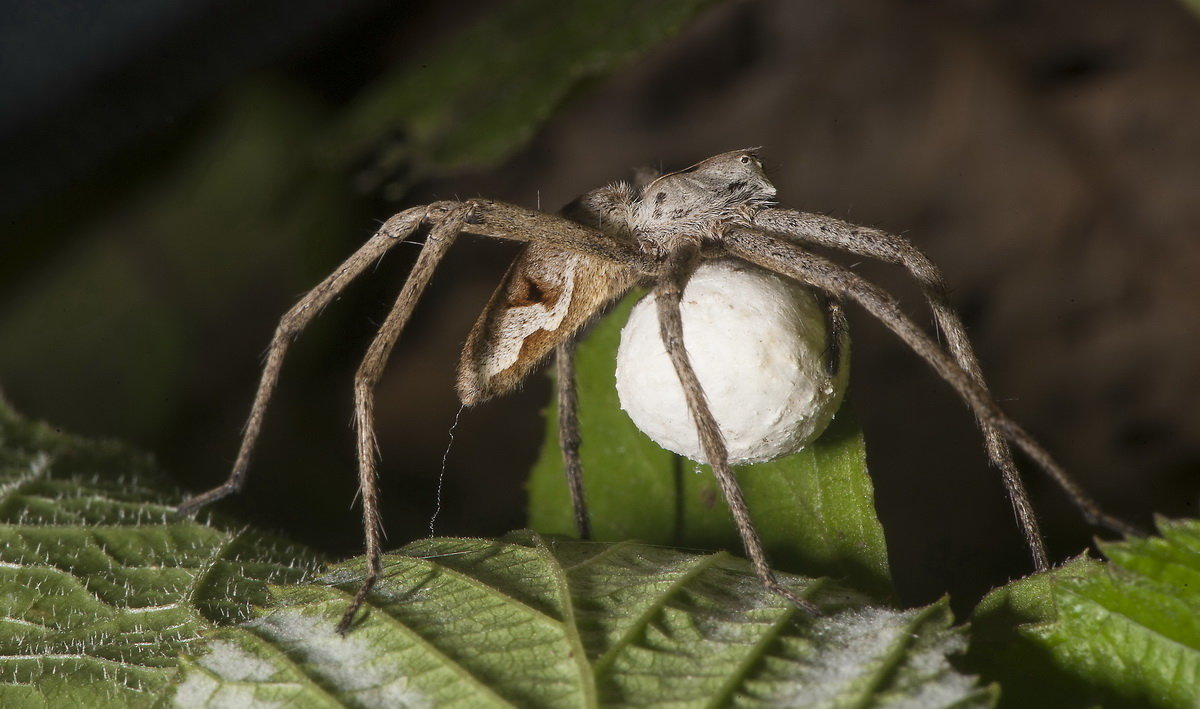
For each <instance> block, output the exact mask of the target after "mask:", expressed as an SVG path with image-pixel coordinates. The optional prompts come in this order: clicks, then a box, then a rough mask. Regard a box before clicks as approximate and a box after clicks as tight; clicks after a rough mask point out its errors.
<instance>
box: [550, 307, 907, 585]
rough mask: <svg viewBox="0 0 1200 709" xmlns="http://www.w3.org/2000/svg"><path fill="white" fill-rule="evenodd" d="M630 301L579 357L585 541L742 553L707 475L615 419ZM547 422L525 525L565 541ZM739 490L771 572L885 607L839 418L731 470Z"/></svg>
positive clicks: (883, 559)
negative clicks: (839, 588) (816, 581)
mask: <svg viewBox="0 0 1200 709" xmlns="http://www.w3.org/2000/svg"><path fill="white" fill-rule="evenodd" d="M637 298H638V294H634V295H631V296H630V297H628V298H627V299H626V300H625V301H623V302H622V303H621V304H619V305H618V306H617V308H616V309H614V311H613V312H612V313H611V314H610V315H609V316H608V317H606V318H605V319H604V320H602V321H601V322H600V323H598V324H597V325H596V327H595V328H594V329H593V330H592V332H591V333H590V334H589V335H588V336H587V338H586V340H584V341H583V342H582V343H581V344H580V346H579V348H578V354H577V363H576V369H577V379H578V388H579V417H580V429H581V436H582V441H583V443H582V446H581V449H580V455H581V456H582V458H583V469H584V478H585V485H586V490H587V499H588V509H589V511H590V513H591V517H592V527H593V535H594V537H595V538H596V539H597V540H604V541H620V540H625V539H638V540H641V541H645V542H650V543H653V544H665V545H672V546H682V547H691V548H699V549H726V550H730V551H734V552H737V553H741V549H742V545H741V541H740V538H739V537H738V534H737V529H736V527H735V526H734V524H733V517H732V515H731V514H730V512H729V508H728V506H727V505H726V504H725V501H724V499H723V498H722V496H721V493H720V490H719V489H718V488H717V484H716V480H715V479H714V477H713V475H712V472H711V471H710V470H709V469H708V468H707V467H706V466H698V465H696V464H695V463H692V462H690V461H687V460H684V459H682V458H680V457H678V456H676V455H675V454H673V453H671V452H669V451H666V450H663V449H662V448H660V447H659V446H658V445H657V444H656V443H654V442H653V441H651V440H650V439H649V438H647V437H646V435H645V434H643V433H642V432H641V431H639V430H638V429H637V427H636V426H634V424H633V422H632V421H631V420H630V419H629V417H628V416H627V415H626V414H625V412H624V411H622V410H621V407H620V404H619V402H618V400H617V393H616V372H615V363H616V352H617V345H618V343H619V342H620V332H621V328H622V327H623V326H624V323H625V321H626V320H627V319H628V317H629V312H630V310H632V308H633V305H634V303H635V302H636V300H637ZM546 419H547V433H546V438H545V443H544V444H543V446H542V453H541V457H540V458H539V460H538V463H537V465H536V466H535V468H534V470H533V473H532V476H531V478H530V481H529V525H530V526H531V527H532V528H534V529H536V530H538V531H540V532H544V533H556V534H569V535H573V534H574V533H575V523H574V517H573V516H572V511H571V501H570V493H569V492H568V490H567V485H566V480H565V476H564V474H563V468H562V456H561V453H560V451H559V448H558V432H557V420H556V416H555V413H554V410H553V406H552V407H551V409H550V410H549V411H548V412H547V415H546ZM738 480H739V481H740V482H741V485H742V488H743V491H744V492H745V494H746V500H747V503H748V504H749V506H750V513H751V514H752V515H753V517H754V520H755V523H756V525H757V527H758V530H759V533H760V534H761V535H762V537H763V542H764V544H765V545H766V547H767V551H768V553H769V554H770V556H771V559H772V562H773V563H774V564H775V565H776V566H777V567H778V568H782V569H787V570H790V571H796V572H802V573H807V574H813V575H823V576H833V577H835V578H844V579H847V580H848V581H850V582H851V583H853V584H855V585H856V586H857V587H859V588H862V589H864V590H867V591H870V592H872V593H874V594H876V596H877V597H881V598H883V597H889V596H890V595H891V577H890V574H889V571H888V562H887V546H886V543H885V541H884V537H883V528H882V527H881V526H880V524H879V520H878V518H877V517H876V515H875V500H874V489H873V487H872V485H871V478H870V476H869V475H868V473H867V468H866V451H865V448H864V444H863V439H862V433H861V431H860V430H859V428H858V426H857V424H856V423H855V421H854V419H853V417H852V416H851V415H850V413H849V412H848V411H847V410H846V407H843V409H842V411H840V412H839V413H838V415H837V417H836V418H835V420H834V422H833V424H831V425H830V427H829V429H828V430H826V432H825V433H824V434H823V435H822V436H821V437H820V438H819V439H818V440H817V441H815V442H814V443H812V444H811V445H810V446H808V447H807V448H806V449H805V450H803V451H801V452H799V453H797V454H795V455H792V456H789V457H787V458H783V459H780V460H777V461H773V462H770V463H762V464H759V465H749V466H744V467H741V468H738Z"/></svg>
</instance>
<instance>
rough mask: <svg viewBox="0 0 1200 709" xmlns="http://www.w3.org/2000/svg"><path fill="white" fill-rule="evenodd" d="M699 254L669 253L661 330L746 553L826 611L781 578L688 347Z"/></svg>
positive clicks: (660, 302)
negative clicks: (689, 299)
mask: <svg viewBox="0 0 1200 709" xmlns="http://www.w3.org/2000/svg"><path fill="white" fill-rule="evenodd" d="M699 256H700V251H699V245H698V244H696V243H695V242H685V243H684V244H683V245H681V246H679V247H677V248H676V249H675V250H674V251H672V252H671V254H670V255H669V256H668V257H667V261H666V263H665V268H664V270H663V271H662V274H661V275H660V277H659V279H658V283H657V284H656V286H655V289H654V294H655V300H656V305H657V309H658V322H659V334H660V336H661V337H662V340H663V345H664V347H665V348H666V350H667V354H668V356H669V357H670V358H671V363H672V364H673V365H674V367H675V373H676V374H677V375H678V376H679V382H680V384H681V385H682V386H683V391H684V397H685V399H686V401H687V405H688V410H689V411H691V414H692V418H693V420H694V421H695V423H696V430H697V433H698V434H699V438H700V446H701V449H702V450H703V451H704V456H705V457H706V458H707V459H708V464H709V466H710V467H711V468H712V471H713V474H714V475H715V476H716V478H717V484H718V485H719V486H720V487H721V492H722V493H723V494H724V495H725V500H726V501H727V502H728V503H729V509H730V511H731V512H732V513H733V521H734V523H735V524H736V525H737V528H738V534H739V535H740V536H741V538H742V544H743V546H745V548H746V554H747V556H749V557H750V562H751V564H752V565H753V566H754V573H755V575H756V576H758V579H759V581H761V582H762V584H763V586H765V587H766V588H767V590H769V591H771V592H772V593H775V594H776V595H779V596H782V597H783V598H785V599H787V600H788V601H789V602H791V603H792V604H793V605H795V606H796V607H797V608H800V609H801V610H803V611H805V612H807V613H810V614H813V615H816V614H819V613H820V611H819V610H818V609H817V607H816V606H814V605H813V604H812V603H811V602H809V601H807V600H805V599H804V598H802V597H801V596H800V595H798V594H797V593H796V592H795V591H792V590H791V589H789V588H787V587H786V586H784V585H783V584H781V583H779V581H778V580H777V579H776V578H775V573H774V572H773V571H771V567H770V565H769V564H768V563H767V555H766V552H765V551H764V550H763V544H762V539H761V538H760V537H759V536H758V530H757V529H755V528H754V523H753V521H751V519H750V510H749V508H748V507H747V505H746V498H745V497H744V496H743V495H742V488H741V486H740V485H739V484H738V481H737V478H736V477H735V476H734V474H733V469H732V468H730V466H729V452H728V450H727V449H726V446H725V440H724V438H723V437H722V435H721V429H720V427H719V426H718V425H717V420H716V418H715V417H714V416H713V414H712V410H711V409H710V408H709V406H708V400H707V398H706V397H705V395H704V390H703V388H701V386H700V380H699V379H698V378H697V377H696V372H695V370H693V369H692V365H691V361H690V359H689V357H688V353H687V350H686V349H685V348H684V343H683V319H682V316H681V315H680V312H679V301H680V299H681V298H682V296H683V289H684V286H685V285H686V284H687V280H688V278H689V277H690V276H691V273H692V270H693V269H694V268H695V265H696V262H697V260H698V259H699Z"/></svg>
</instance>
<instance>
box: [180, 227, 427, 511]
mask: <svg viewBox="0 0 1200 709" xmlns="http://www.w3.org/2000/svg"><path fill="white" fill-rule="evenodd" d="M439 207H440V205H429V206H426V207H413V208H412V209H407V210H405V211H403V212H400V213H399V214H397V215H395V216H393V217H392V218H391V219H389V220H387V221H386V222H384V224H383V226H382V227H380V228H379V230H378V231H376V232H375V235H374V236H372V237H371V238H370V239H368V240H367V243H365V244H363V245H362V246H361V247H360V248H359V249H358V251H356V252H354V254H353V255H351V256H350V258H348V259H346V260H345V261H344V262H343V263H342V265H341V266H338V268H337V270H335V271H334V272H333V273H331V274H329V276H328V277H326V278H325V280H323V281H321V282H320V283H318V284H317V285H316V287H314V288H313V289H312V290H310V291H309V292H308V293H306V294H305V295H304V297H303V298H301V299H300V302H298V303H296V304H295V305H294V306H292V308H291V309H290V310H288V311H287V313H285V314H284V316H283V317H282V318H280V320H279V325H278V326H276V328H275V335H274V337H273V338H272V339H271V345H270V347H269V348H268V349H267V357H266V364H264V365H263V372H262V377H261V378H260V380H259V384H258V391H257V392H256V393H255V395H254V404H253V405H252V406H251V408H250V417H249V419H247V421H246V427H245V429H244V431H243V433H242V443H241V447H240V448H239V449H238V454H237V458H236V459H235V461H234V463H233V468H232V469H231V471H230V473H229V477H228V478H227V479H226V480H225V482H223V483H221V484H220V485H218V486H216V487H214V488H212V489H211V490H208V491H206V492H202V493H200V494H199V495H196V496H194V497H191V498H189V499H188V500H185V501H184V502H183V503H182V504H180V505H179V507H178V509H177V512H178V513H179V514H181V515H187V514H191V513H193V512H195V511H197V510H199V509H200V508H201V507H204V506H205V505H208V504H210V503H213V502H216V501H217V500H219V499H221V498H223V497H225V496H227V495H230V494H232V493H234V492H237V491H238V490H240V489H241V487H242V485H243V484H244V483H245V481H246V469H247V468H248V466H249V465H250V456H251V454H252V453H253V452H254V444H255V443H256V442H257V441H258V435H259V433H260V432H261V431H262V422H263V415H264V414H265V413H266V411H267V405H268V404H269V403H270V401H271V395H272V394H273V393H274V392H275V385H276V383H277V382H278V381H279V371H280V369H282V367H283V359H284V355H286V354H287V350H288V347H289V346H290V345H291V344H292V341H293V340H295V339H296V337H297V336H299V335H300V333H301V331H303V330H304V328H305V327H307V326H308V324H309V323H310V322H312V319H313V318H315V317H316V316H317V314H318V313H320V312H321V310H322V309H323V308H324V307H325V306H326V305H328V304H329V303H330V302H331V301H333V299H334V298H336V297H337V296H338V294H339V293H341V292H342V291H343V290H345V288H346V286H348V285H350V282H351V281H353V280H354V279H355V278H357V277H358V276H359V275H361V274H362V273H363V271H365V270H366V269H367V267H368V266H370V265H371V264H373V263H375V262H376V261H378V260H379V259H380V258H381V257H382V256H383V255H384V254H385V253H387V251H388V250H389V249H391V248H392V247H393V246H395V245H396V244H399V243H401V242H403V241H404V240H405V239H407V238H408V237H409V236H412V234H413V233H414V232H415V231H416V230H417V229H418V228H419V227H420V226H421V223H422V222H423V221H424V220H425V219H426V218H427V217H428V216H429V215H431V214H433V213H434V212H435V211H437V210H438V209H439Z"/></svg>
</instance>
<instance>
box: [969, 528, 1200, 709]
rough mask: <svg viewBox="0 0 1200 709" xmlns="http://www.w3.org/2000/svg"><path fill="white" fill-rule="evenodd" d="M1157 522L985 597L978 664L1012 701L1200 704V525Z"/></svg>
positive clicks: (978, 623) (978, 624)
mask: <svg viewBox="0 0 1200 709" xmlns="http://www.w3.org/2000/svg"><path fill="white" fill-rule="evenodd" d="M1158 526H1159V531H1160V532H1161V534H1162V536H1161V537H1150V538H1145V539H1133V540H1130V541H1126V542H1121V543H1108V544H1101V546H1100V548H1101V550H1102V551H1103V552H1104V554H1105V556H1107V557H1108V558H1109V560H1110V561H1109V562H1108V563H1102V562H1098V561H1090V560H1086V559H1077V560H1075V561H1073V562H1072V563H1070V564H1068V565H1067V566H1064V567H1063V568H1061V569H1056V570H1054V571H1051V572H1049V573H1045V574H1038V575H1037V576H1033V577H1030V578H1028V579H1024V580H1022V581H1018V582H1016V583H1012V584H1009V585H1008V586H1005V587H1004V588H1001V589H999V590H997V591H995V592H993V593H992V594H991V595H989V596H988V597H987V598H985V599H984V600H983V602H982V603H981V604H980V606H979V608H978V609H977V610H976V612H975V620H974V622H973V624H974V629H975V632H974V637H973V639H972V646H971V667H972V668H973V669H976V670H978V671H980V672H983V673H985V675H986V676H988V677H989V678H991V679H995V680H999V681H1001V682H1002V683H1003V686H1004V699H1005V705H1007V706H1013V707H1018V706H1035V705H1036V706H1055V707H1091V706H1100V705H1102V706H1105V707H1122V706H1128V707H1195V706H1200V522H1197V521H1196V520H1187V521H1166V520H1160V522H1159V525H1158Z"/></svg>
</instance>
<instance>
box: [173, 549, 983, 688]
mask: <svg viewBox="0 0 1200 709" xmlns="http://www.w3.org/2000/svg"><path fill="white" fill-rule="evenodd" d="M362 568H363V564H362V561H361V560H354V561H352V562H348V563H346V564H343V565H341V566H339V567H337V568H336V569H335V570H334V571H333V573H331V574H330V575H329V576H327V577H325V578H324V579H321V580H320V581H319V582H318V583H313V584H308V585H303V586H292V587H286V588H276V589H275V593H276V595H277V598H278V602H277V604H275V605H274V606H273V607H272V609H270V610H267V611H265V612H264V613H263V615H261V616H260V617H258V618H256V619H255V620H253V621H251V622H249V623H247V624H245V625H243V626H241V627H237V628H223V629H221V630H218V631H216V632H214V633H213V634H211V636H210V642H209V645H208V647H207V650H206V651H205V652H203V653H199V654H197V655H195V656H193V657H191V658H189V659H187V660H186V661H185V663H184V669H183V679H182V681H181V683H180V685H179V687H178V690H177V693H176V694H175V702H176V704H178V705H183V706H211V707H217V706H229V705H239V704H246V703H249V702H258V703H268V702H270V703H277V704H279V705H287V706H292V705H298V706H342V705H350V706H360V707H394V706H438V707H442V706H463V707H484V706H520V707H559V706H572V707H578V706H646V705H658V706H680V707H692V706H696V707H701V706H731V705H732V706H806V707H832V706H861V707H885V706H920V707H939V706H955V707H983V706H991V705H992V703H993V701H994V694H995V692H994V690H993V689H991V688H981V687H980V686H979V685H978V684H977V682H976V681H975V680H974V678H972V677H969V676H967V675H963V674H960V673H958V672H956V671H955V670H953V669H952V668H951V666H950V664H949V663H948V662H947V660H946V656H947V655H948V654H953V653H957V652H959V651H961V650H962V649H963V648H964V647H965V642H966V639H965V636H964V635H963V633H962V630H961V629H951V628H950V622H951V617H950V613H949V610H948V607H947V605H946V604H945V602H941V603H938V604H935V605H933V606H929V607H927V608H920V609H915V610H908V611H898V610H892V609H887V608H880V607H874V606H870V605H867V604H868V602H869V601H868V598H867V597H866V596H865V595H863V594H861V593H859V592H856V591H851V590H848V589H847V588H845V587H842V586H840V585H838V584H835V583H833V582H830V581H827V580H814V579H805V578H799V577H795V576H788V575H784V576H783V577H782V578H781V580H782V581H783V582H784V583H786V584H789V585H791V586H792V587H793V588H795V589H797V590H798V591H799V592H800V593H802V594H803V595H804V596H806V597H807V598H809V599H810V600H812V601H813V602H814V603H816V604H817V605H818V606H819V607H820V608H821V609H822V610H823V611H824V615H822V616H821V617H819V618H812V617H810V616H808V615H807V614H804V613H803V612H801V611H798V610H797V609H795V608H794V607H792V606H791V605H789V604H787V603H785V602H783V601H781V600H780V599H779V598H778V597H776V596H774V595H772V594H770V593H767V592H766V591H764V590H763V588H762V586H761V584H759V583H758V581H757V579H756V578H755V577H754V575H753V573H752V571H751V570H750V568H749V564H748V563H747V562H745V561H744V560H741V559H736V558H733V557H730V556H728V555H727V554H724V553H717V554H710V555H700V556H698V555H693V554H688V553H684V552H680V551H677V550H673V549H666V548H663V547H654V546H648V545H642V544H629V543H624V544H602V543H589V542H576V541H568V540H563V539H556V538H544V537H542V536H540V535H538V534H536V533H533V532H517V533H513V534H511V535H509V536H508V537H506V538H504V539H501V540H486V539H431V540H422V541H419V542H415V543H413V544H410V545H408V546H407V547H405V548H404V549H402V550H401V551H400V552H399V553H397V554H394V555H389V556H388V557H387V558H386V560H385V565H384V576H383V580H382V581H381V582H380V584H379V587H378V589H377V591H376V592H375V593H373V594H372V596H371V597H370V599H369V601H368V604H367V613H366V615H365V616H364V617H361V618H360V620H359V621H358V622H357V623H356V624H355V626H354V627H353V628H352V629H351V631H350V632H349V633H348V634H347V635H346V636H345V637H342V636H339V635H337V634H336V633H335V632H334V627H335V625H336V623H337V621H338V619H339V618H340V617H341V614H342V612H343V611H344V610H345V608H346V603H347V601H348V600H349V598H350V596H351V595H352V594H353V592H354V589H355V588H356V586H357V583H358V581H359V579H360V578H361V572H362Z"/></svg>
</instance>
